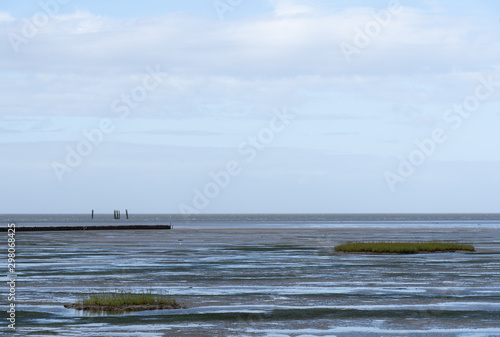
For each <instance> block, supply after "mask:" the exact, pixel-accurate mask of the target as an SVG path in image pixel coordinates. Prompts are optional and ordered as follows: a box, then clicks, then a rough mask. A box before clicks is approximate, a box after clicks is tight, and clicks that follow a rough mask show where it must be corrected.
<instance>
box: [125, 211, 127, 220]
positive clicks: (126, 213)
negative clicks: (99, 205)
mask: <svg viewBox="0 0 500 337" xmlns="http://www.w3.org/2000/svg"><path fill="white" fill-rule="evenodd" d="M125 215H126V216H127V220H128V209H125Z"/></svg>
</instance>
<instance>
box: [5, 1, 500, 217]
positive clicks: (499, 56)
mask: <svg viewBox="0 0 500 337" xmlns="http://www.w3.org/2000/svg"><path fill="white" fill-rule="evenodd" d="M499 18H500V3H499V2H498V1H494V0H490V1H485V0H483V1H481V0H477V1H474V2H472V1H465V0H463V1H451V0H449V1H405V0H400V1H397V0H396V1H386V0H383V1H377V0H374V1H361V0H358V1H347V0H345V1H344V0H335V1H333V0H332V1H326V0H309V1H306V0H252V1H250V0H184V1H162V0H142V1H139V2H137V1H123V0H121V1H118V0H113V1H97V0H73V1H71V0H42V1H38V0H26V1H17V0H4V1H2V2H1V4H0V35H1V41H2V42H1V43H0V55H1V56H0V104H1V109H0V153H2V160H1V161H0V177H1V178H0V188H1V191H2V193H1V196H0V213H87V212H90V210H91V209H95V210H96V212H99V213H108V212H111V211H112V210H113V209H122V210H123V209H125V208H127V209H129V211H131V212H135V213H181V212H182V213H259V212H262V213H301V212H323V213H350V212H376V213H378V212H498V211H499V210H500V202H499V200H500V151H499V150H498V147H499V145H500V132H499V131H498V130H499V128H500V43H499V41H500V22H499Z"/></svg>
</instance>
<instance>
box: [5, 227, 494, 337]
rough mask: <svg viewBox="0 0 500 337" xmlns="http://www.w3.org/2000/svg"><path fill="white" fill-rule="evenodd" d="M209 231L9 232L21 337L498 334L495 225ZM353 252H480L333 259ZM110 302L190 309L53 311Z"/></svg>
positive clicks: (188, 229) (253, 228) (302, 336)
mask: <svg viewBox="0 0 500 337" xmlns="http://www.w3.org/2000/svg"><path fill="white" fill-rule="evenodd" d="M453 221H455V222H456V220H453ZM215 222H216V223H217V225H216V226H212V225H210V224H209V223H198V222H194V223H193V222H185V223H182V224H176V225H175V227H174V230H171V231H96V232H92V231H82V232H80V231H77V232H19V233H17V234H16V240H17V241H16V250H17V254H18V255H17V265H16V267H17V272H18V278H17V285H16V295H17V296H16V308H17V309H18V311H17V312H16V320H17V322H16V323H17V328H18V332H20V333H21V334H22V335H30V336H43V335H48V334H52V335H59V336H103V335H108V336H269V337H270V336H280V337H284V336H292V337H298V336H301V337H305V336H500V259H499V258H500V232H499V229H500V226H499V223H498V222H495V221H493V220H487V221H485V222H482V223H479V224H478V223H476V222H477V221H467V222H464V223H461V224H460V225H459V226H455V227H451V226H447V225H446V226H440V224H438V225H435V224H431V223H430V222H427V223H424V224H422V223H418V224H414V223H413V224H406V225H405V226H404V227H402V226H395V225H394V224H389V225H388V226H383V225H381V224H380V223H377V225H376V226H375V225H373V223H366V224H365V226H362V223H358V224H357V225H356V226H355V227H354V228H353V227H349V228H346V226H345V225H343V227H342V225H341V224H340V223H333V224H332V223H327V224H323V225H319V224H317V223H316V225H314V226H312V225H311V224H308V223H307V222H305V223H302V224H301V225H298V224H297V223H294V224H293V225H291V226H286V223H280V224H279V226H276V224H275V223H274V224H270V223H269V222H259V224H260V226H257V225H255V226H249V225H248V223H247V226H244V225H243V224H241V223H240V222H239V225H238V226H235V225H234V224H232V225H226V226H225V228H223V227H224V226H222V224H221V223H220V220H219V222H217V221H215ZM442 223H443V222H442ZM442 223H441V224H442ZM447 223H448V222H447ZM254 224H255V223H254ZM4 235H6V234H5V233H4ZM351 240H456V241H461V242H467V243H471V244H473V245H474V246H475V247H476V252H474V253H439V254H437V253H436V254H418V255H362V254H344V253H336V252H334V251H333V247H334V246H335V245H337V244H340V243H343V242H346V241H351ZM2 263H4V264H6V261H5V262H2ZM5 267H6V266H5ZM4 280H6V278H5V277H4ZM113 290H127V291H128V290H132V291H143V290H153V291H154V292H160V293H168V294H170V295H171V296H173V297H174V298H176V299H177V300H178V301H179V302H181V303H182V304H184V305H186V306H187V309H180V310H155V311H143V312H133V313H127V314H102V313H101V314H89V313H86V312H81V311H76V310H73V309H66V308H64V307H63V305H64V304H66V303H71V302H74V301H76V300H78V299H79V298H80V297H81V296H83V295H84V294H86V293H89V292H98V291H113ZM3 312H5V311H3ZM4 324H5V328H6V323H4Z"/></svg>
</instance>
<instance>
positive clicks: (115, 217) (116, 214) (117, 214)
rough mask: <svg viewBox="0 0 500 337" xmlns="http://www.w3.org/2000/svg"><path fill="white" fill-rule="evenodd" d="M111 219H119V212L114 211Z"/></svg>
mask: <svg viewBox="0 0 500 337" xmlns="http://www.w3.org/2000/svg"><path fill="white" fill-rule="evenodd" d="M113 217H114V219H115V220H118V219H120V211H119V210H116V209H115V212H114V214H113Z"/></svg>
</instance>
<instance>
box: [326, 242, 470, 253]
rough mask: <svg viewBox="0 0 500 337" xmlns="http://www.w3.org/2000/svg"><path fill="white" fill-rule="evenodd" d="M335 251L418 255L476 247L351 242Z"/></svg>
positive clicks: (448, 244)
mask: <svg viewBox="0 0 500 337" xmlns="http://www.w3.org/2000/svg"><path fill="white" fill-rule="evenodd" d="M335 251H337V252H346V253H376V254H416V253H434V252H453V251H474V247H473V246H471V245H467V244H459V243H449V242H351V243H346V244H343V245H340V246H335Z"/></svg>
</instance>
